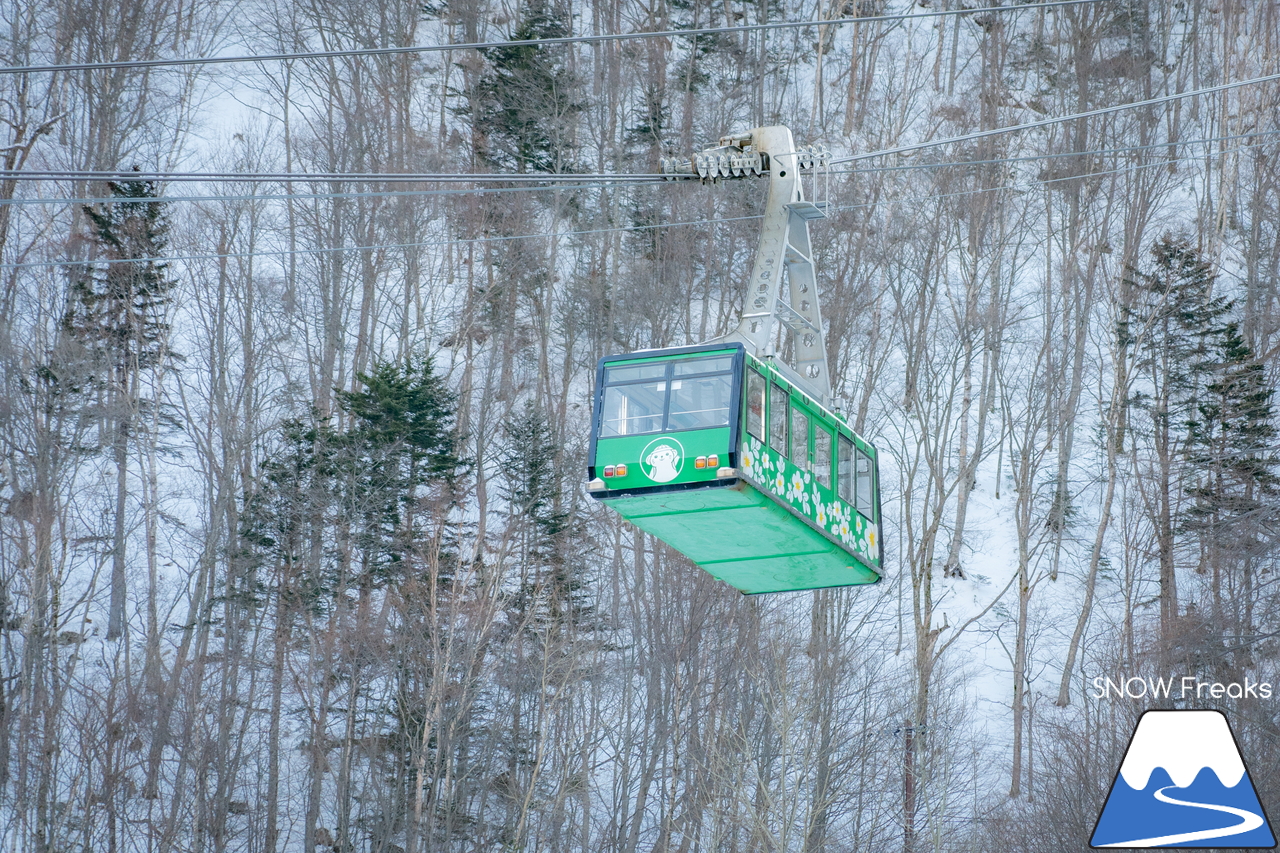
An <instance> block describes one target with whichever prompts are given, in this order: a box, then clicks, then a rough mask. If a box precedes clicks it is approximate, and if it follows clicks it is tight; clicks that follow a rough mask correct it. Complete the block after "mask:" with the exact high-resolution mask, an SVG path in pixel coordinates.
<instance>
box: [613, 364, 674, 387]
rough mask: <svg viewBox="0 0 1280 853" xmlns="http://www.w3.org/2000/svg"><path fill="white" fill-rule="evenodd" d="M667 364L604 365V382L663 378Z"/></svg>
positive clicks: (614, 382)
mask: <svg viewBox="0 0 1280 853" xmlns="http://www.w3.org/2000/svg"><path fill="white" fill-rule="evenodd" d="M666 376H667V366H666V365H665V364H663V363H662V362H656V363H653V364H632V365H628V366H626V367H606V368H605V370H604V384H606V385H614V384H616V383H618V382H635V381H636V380H639V379H665V378H666Z"/></svg>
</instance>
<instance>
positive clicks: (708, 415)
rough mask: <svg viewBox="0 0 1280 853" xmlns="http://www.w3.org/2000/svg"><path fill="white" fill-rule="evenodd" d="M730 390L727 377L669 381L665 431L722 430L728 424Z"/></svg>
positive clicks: (729, 382)
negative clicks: (715, 428) (717, 428)
mask: <svg viewBox="0 0 1280 853" xmlns="http://www.w3.org/2000/svg"><path fill="white" fill-rule="evenodd" d="M732 390H733V383H732V382H731V381H730V377H729V375H728V374H723V375H721V376H703V377H701V378H698V379H673V380H671V410H670V411H669V412H668V413H667V429H695V428H701V427H714V426H725V425H726V424H728V423H729V394H730V392H731V391H732Z"/></svg>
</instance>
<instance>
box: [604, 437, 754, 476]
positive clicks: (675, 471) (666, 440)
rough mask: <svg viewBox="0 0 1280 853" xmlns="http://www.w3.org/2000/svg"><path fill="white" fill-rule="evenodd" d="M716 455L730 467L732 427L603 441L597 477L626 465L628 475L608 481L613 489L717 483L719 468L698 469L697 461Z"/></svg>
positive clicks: (605, 439)
mask: <svg viewBox="0 0 1280 853" xmlns="http://www.w3.org/2000/svg"><path fill="white" fill-rule="evenodd" d="M713 453H714V454H716V455H718V456H719V457H720V467H723V466H725V465H728V464H729V427H727V426H726V427H714V428H712V429H694V430H683V431H680V432H670V433H660V434H654V433H646V434H645V435H621V436H616V437H613V438H601V439H599V440H598V441H597V442H596V476H597V477H603V476H604V474H603V471H604V468H605V466H606V465H617V464H619V463H622V464H624V465H626V466H627V475H626V476H625V477H610V478H609V479H607V480H605V484H606V485H607V486H608V487H609V489H610V490H614V491H616V490H619V489H640V488H645V487H647V486H660V485H665V486H674V485H679V484H681V483H706V482H711V481H713V480H715V478H716V469H715V468H712V467H708V468H695V467H694V462H695V461H696V460H697V458H698V457H699V456H710V455H711V454H713Z"/></svg>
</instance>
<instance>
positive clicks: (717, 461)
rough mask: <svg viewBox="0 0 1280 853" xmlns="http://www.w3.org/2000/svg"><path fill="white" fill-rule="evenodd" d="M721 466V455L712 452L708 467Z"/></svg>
mask: <svg viewBox="0 0 1280 853" xmlns="http://www.w3.org/2000/svg"><path fill="white" fill-rule="evenodd" d="M719 466H720V457H719V456H717V455H716V454H714V453H712V454H711V455H710V456H708V457H707V467H708V468H718V467H719Z"/></svg>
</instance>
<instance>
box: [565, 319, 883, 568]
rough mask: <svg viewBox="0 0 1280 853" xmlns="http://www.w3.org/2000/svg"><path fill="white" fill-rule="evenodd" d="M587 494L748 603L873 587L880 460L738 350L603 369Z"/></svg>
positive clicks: (696, 349)
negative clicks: (764, 597)
mask: <svg viewBox="0 0 1280 853" xmlns="http://www.w3.org/2000/svg"><path fill="white" fill-rule="evenodd" d="M592 424H593V429H592V432H591V449H590V458H589V460H588V463H589V468H588V476H589V477H590V479H591V482H590V483H589V485H588V491H589V493H590V494H591V495H592V496H593V497H595V498H596V499H597V500H600V501H602V502H603V503H604V504H605V505H606V506H609V507H611V508H612V509H614V510H616V511H617V512H618V513H619V514H620V515H622V516H623V517H624V518H626V519H628V520H629V521H631V523H632V524H634V525H635V526H636V527H639V528H640V529H641V530H643V531H645V532H646V533H651V534H653V535H654V536H656V537H657V538H659V539H661V540H662V541H663V542H666V543H667V544H668V545H670V546H671V547H673V548H675V549H676V550H677V551H680V552H681V553H682V554H684V555H685V556H687V557H688V558H689V559H691V560H693V562H695V563H697V564H698V565H699V566H701V567H702V568H704V569H706V570H707V571H708V572H710V573H711V574H712V575H714V576H715V577H717V578H719V579H720V580H722V581H724V582H726V583H728V584H729V585H730V586H733V587H735V588H737V589H739V590H741V591H742V592H745V593H762V592H784V591H789V590H800V589H815V588H819V587H831V586H849V585H853V584H865V583H874V582H875V581H877V580H879V579H880V574H881V565H882V553H883V551H882V546H881V542H880V506H879V500H878V495H879V489H878V483H877V468H876V449H875V448H874V447H872V446H871V445H870V444H869V443H867V442H866V441H864V440H863V439H862V438H860V437H859V436H858V435H857V434H855V433H854V432H853V430H852V429H850V428H849V426H848V425H847V424H846V423H845V422H844V420H843V419H842V418H841V417H840V416H839V415H836V414H834V413H833V412H830V411H828V410H827V409H826V408H825V407H823V406H822V405H820V404H819V403H817V402H816V401H815V400H814V399H813V398H812V397H811V396H810V395H808V394H806V393H805V392H804V391H803V390H801V389H800V388H798V387H797V386H796V384H795V383H794V382H792V381H791V380H790V379H788V378H787V377H786V376H785V375H784V374H783V372H782V371H781V370H779V369H777V368H776V366H775V365H774V364H772V363H771V362H770V361H769V360H761V359H757V358H755V357H754V356H752V355H750V354H749V353H747V352H746V351H745V349H744V347H743V345H742V344H740V343H728V344H706V345H702V346H692V347H679V348H675V349H665V350H652V351H649V352H640V353H632V354H630V355H620V356H607V357H605V358H604V359H601V361H600V364H599V367H598V368H597V372H596V393H595V405H594V411H593V420H592Z"/></svg>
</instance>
